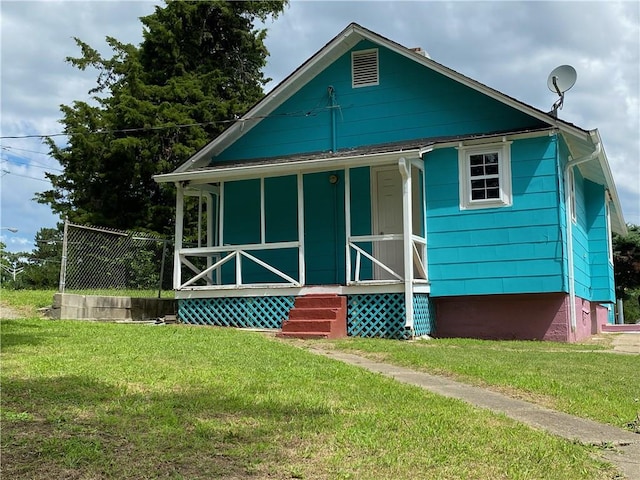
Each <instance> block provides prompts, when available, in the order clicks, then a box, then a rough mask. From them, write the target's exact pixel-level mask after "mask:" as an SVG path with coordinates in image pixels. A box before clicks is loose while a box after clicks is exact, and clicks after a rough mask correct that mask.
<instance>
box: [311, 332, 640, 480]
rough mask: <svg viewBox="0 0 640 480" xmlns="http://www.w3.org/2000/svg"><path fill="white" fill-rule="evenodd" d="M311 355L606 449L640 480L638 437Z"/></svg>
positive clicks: (401, 373)
mask: <svg viewBox="0 0 640 480" xmlns="http://www.w3.org/2000/svg"><path fill="white" fill-rule="evenodd" d="M639 339H640V336H639ZM309 351H310V352H312V353H315V354H318V355H323V356H325V357H329V358H332V359H334V360H339V361H342V362H345V363H349V364H351V365H356V366H359V367H362V368H365V369H367V370H370V371H372V372H376V373H380V374H382V375H385V376H388V377H391V378H394V379H396V380H397V381H399V382H402V383H407V384H410V385H416V386H418V387H421V388H424V389H425V390H429V391H431V392H433V393H437V394H439V395H444V396H446V397H452V398H457V399H460V400H463V401H465V402H468V403H470V404H472V405H475V406H477V407H481V408H487V409H489V410H492V411H494V412H497V413H502V414H504V415H506V416H508V417H510V418H513V419H514V420H518V421H520V422H522V423H525V424H528V425H531V426H533V427H536V428H540V429H542V430H546V431H547V432H549V433H552V434H554V435H558V436H560V437H563V438H566V439H568V440H576V441H578V442H581V443H584V444H587V445H598V446H603V447H604V448H603V450H602V455H603V457H604V458H605V459H606V460H607V461H609V462H611V463H612V464H613V465H615V466H616V467H618V469H619V470H620V471H621V472H622V473H623V474H624V475H625V476H626V478H627V479H628V480H640V435H639V434H636V433H632V432H630V431H627V430H623V429H621V428H616V427H612V426H610V425H604V424H600V423H597V422H594V421H591V420H586V419H582V418H578V417H574V416H572V415H568V414H566V413H560V412H556V411H554V410H550V409H548V408H544V407H541V406H538V405H535V404H533V403H529V402H525V401H523V400H518V399H515V398H511V397H507V396H506V395H502V394H500V393H496V392H493V391H490V390H486V389H484V388H480V387H475V386H472V385H467V384H464V383H460V382H456V381H454V380H451V379H449V378H445V377H440V376H436V375H430V374H428V373H422V372H416V371H414V370H409V369H407V368H403V367H398V366H395V365H389V364H385V363H380V362H376V361H373V360H369V359H367V358H364V357H360V356H358V355H353V354H350V353H345V352H341V351H337V350H324V349H321V348H318V347H313V348H311V349H309Z"/></svg>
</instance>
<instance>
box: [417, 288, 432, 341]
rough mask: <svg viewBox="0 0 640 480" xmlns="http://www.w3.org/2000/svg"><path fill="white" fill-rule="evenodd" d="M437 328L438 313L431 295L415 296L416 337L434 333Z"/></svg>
mask: <svg viewBox="0 0 640 480" xmlns="http://www.w3.org/2000/svg"><path fill="white" fill-rule="evenodd" d="M435 330H436V314H435V310H434V308H433V303H431V298H429V295H426V294H421V293H417V294H415V295H414V296H413V334H414V335H415V336H416V337H421V336H423V335H432V334H433V333H434V332H435Z"/></svg>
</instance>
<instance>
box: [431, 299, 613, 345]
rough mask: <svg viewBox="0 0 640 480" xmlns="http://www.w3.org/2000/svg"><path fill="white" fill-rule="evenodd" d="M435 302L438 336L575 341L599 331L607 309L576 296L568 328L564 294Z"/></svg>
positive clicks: (568, 312) (568, 318) (567, 310)
mask: <svg viewBox="0 0 640 480" xmlns="http://www.w3.org/2000/svg"><path fill="white" fill-rule="evenodd" d="M434 301H435V304H436V336H437V337H470V338H483V339H504V340H549V341H556V342H577V341H580V340H583V339H585V338H588V337H589V336H590V335H592V334H594V333H599V332H600V329H601V325H602V324H603V323H606V318H607V310H606V308H605V307H602V306H601V305H598V304H595V303H593V304H592V303H591V302H589V301H587V300H583V299H581V298H576V329H575V331H574V332H572V331H571V322H570V309H569V296H568V295H567V294H565V293H539V294H522V295H483V296H470V297H442V298H436V299H434Z"/></svg>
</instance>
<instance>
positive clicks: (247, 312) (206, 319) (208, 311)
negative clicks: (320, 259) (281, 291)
mask: <svg viewBox="0 0 640 480" xmlns="http://www.w3.org/2000/svg"><path fill="white" fill-rule="evenodd" d="M294 298H295V297H293V296H278V297H223V298H189V299H184V300H180V301H179V305H178V316H179V317H180V320H181V321H183V322H185V323H190V324H196V325H216V326H220V327H239V328H280V327H281V326H282V320H284V319H286V318H287V316H288V315H289V310H291V308H293V301H294Z"/></svg>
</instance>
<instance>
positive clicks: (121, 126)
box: [37, 0, 287, 234]
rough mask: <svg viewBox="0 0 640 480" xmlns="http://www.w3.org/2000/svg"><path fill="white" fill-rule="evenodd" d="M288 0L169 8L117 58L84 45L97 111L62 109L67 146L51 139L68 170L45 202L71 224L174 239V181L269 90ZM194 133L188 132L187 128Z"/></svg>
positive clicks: (82, 106)
mask: <svg viewBox="0 0 640 480" xmlns="http://www.w3.org/2000/svg"><path fill="white" fill-rule="evenodd" d="M286 3H287V1H286V0H283V1H264V2H263V1H244V2H230V1H223V0H209V1H197V2H187V1H167V3H166V5H165V6H163V7H156V9H155V12H154V13H153V14H151V15H149V16H147V17H143V18H142V19H141V22H142V24H143V25H144V30H143V41H142V43H141V44H140V46H137V47H136V46H134V45H131V44H123V43H121V42H119V41H118V40H116V39H115V38H113V37H107V43H108V45H109V46H110V47H111V49H112V51H113V56H112V57H111V58H104V57H103V56H102V55H100V53H99V52H98V51H97V50H95V49H93V48H92V47H90V46H89V45H87V44H86V43H84V42H82V41H81V40H80V39H77V38H76V43H77V45H78V46H79V48H80V50H81V56H80V57H78V58H67V61H68V62H70V63H71V64H72V65H74V66H75V67H77V68H79V69H81V70H85V69H87V68H94V69H96V70H97V71H98V77H97V81H96V86H95V87H94V88H93V89H92V90H91V91H90V92H89V93H90V94H92V95H93V102H92V103H88V102H82V101H76V102H73V104H72V105H70V106H69V105H63V106H61V111H62V113H63V118H62V120H61V123H62V124H63V125H64V133H66V134H67V135H68V139H69V141H68V145H67V146H65V147H62V148H59V147H57V146H56V145H55V143H54V142H53V141H52V140H51V139H48V144H49V147H50V151H51V155H52V156H53V157H55V158H56V159H57V160H58V161H59V162H60V164H61V165H62V167H63V173H62V174H60V175H55V174H51V173H49V174H47V176H48V178H49V179H50V180H51V183H52V185H53V188H52V189H50V190H48V191H45V192H42V193H39V194H38V195H37V200H38V201H39V202H40V203H45V204H49V205H50V206H51V208H52V209H53V211H54V212H55V213H58V214H60V215H61V216H67V217H68V218H69V220H70V221H72V222H76V223H83V224H93V225H101V226H107V227H112V228H119V229H132V228H137V229H145V230H150V231H154V232H158V233H164V234H170V233H171V232H172V230H173V227H172V226H171V222H172V220H173V218H174V208H175V207H174V202H175V196H174V192H173V187H172V186H171V185H167V184H162V185H158V184H156V183H155V182H154V181H153V179H152V176H153V175H155V174H160V173H167V172H170V171H172V170H173V169H175V168H176V167H177V166H178V165H180V164H181V163H183V162H184V161H186V160H187V159H188V158H189V157H190V156H191V155H192V154H193V153H195V152H196V151H197V150H199V149H200V148H202V147H203V146H204V145H205V144H206V143H207V142H209V141H210V140H212V139H213V138H214V137H215V136H217V135H218V134H220V132H222V131H223V130H224V129H225V128H227V127H228V126H229V125H230V123H229V122H230V121H232V119H233V118H234V116H235V115H237V114H240V113H243V112H244V111H246V110H247V109H248V108H249V107H251V106H252V105H253V104H254V103H256V102H257V101H258V100H259V99H260V97H261V96H262V94H263V90H262V89H263V86H264V84H265V83H266V82H267V81H268V79H266V78H264V76H263V73H262V69H263V68H264V66H265V65H266V57H267V55H268V52H267V49H266V47H265V45H264V39H265V36H266V31H265V30H263V29H257V28H256V27H255V23H256V22H257V21H258V20H262V21H264V20H266V19H267V18H269V17H272V18H275V17H277V16H278V15H279V14H280V13H281V12H282V11H283V10H284V7H285V5H286ZM185 125H188V126H185Z"/></svg>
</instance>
